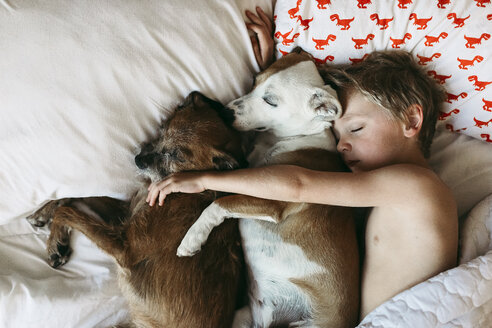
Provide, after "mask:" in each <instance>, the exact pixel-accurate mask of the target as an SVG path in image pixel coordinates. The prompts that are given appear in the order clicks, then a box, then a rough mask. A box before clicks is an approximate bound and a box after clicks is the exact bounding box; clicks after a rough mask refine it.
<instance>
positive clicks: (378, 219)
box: [365, 207, 419, 255]
mask: <svg viewBox="0 0 492 328" xmlns="http://www.w3.org/2000/svg"><path fill="white" fill-rule="evenodd" d="M418 212H419V211H418V210H416V211H412V210H411V209H399V208H392V207H386V208H379V207H376V208H373V209H372V210H370V211H369V212H368V215H367V224H366V233H365V244H366V253H367V252H368V251H369V252H375V253H379V252H384V253H386V255H388V253H390V252H392V250H395V249H397V248H400V247H402V246H404V243H406V241H407V240H408V239H413V238H415V233H416V231H415V225H414V221H415V217H416V216H417V215H419V213H418ZM412 221H413V223H412Z"/></svg>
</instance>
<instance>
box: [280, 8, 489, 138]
mask: <svg viewBox="0 0 492 328" xmlns="http://www.w3.org/2000/svg"><path fill="white" fill-rule="evenodd" d="M274 20H275V23H276V29H275V35H274V37H275V41H276V50H277V58H278V57H281V56H282V55H283V54H285V53H288V52H290V51H291V50H292V49H293V48H295V47H297V46H300V47H302V48H303V49H304V50H306V51H308V52H310V53H311V54H312V55H313V56H314V58H315V60H316V61H317V62H318V63H320V64H322V63H328V64H330V63H332V64H350V63H352V64H353V63H357V62H359V61H362V60H364V58H365V57H366V56H367V54H369V53H371V52H372V51H374V50H384V49H404V50H407V51H409V52H411V53H412V54H413V55H414V56H415V58H416V60H417V61H418V62H419V64H420V65H423V66H424V67H425V68H426V69H427V71H428V74H429V75H430V76H432V77H433V78H434V79H436V80H437V81H438V82H439V83H441V84H442V85H443V86H444V87H445V89H446V91H447V99H446V102H445V105H444V107H443V112H442V113H441V115H440V117H439V121H438V129H448V130H450V131H454V132H459V133H463V134H467V135H469V136H472V137H475V138H478V139H481V140H484V141H487V142H492V40H490V37H491V35H490V34H491V32H492V5H491V2H490V0H432V1H431V0H395V1H390V0H347V1H342V0H278V1H277V3H276V7H275V14H274Z"/></svg>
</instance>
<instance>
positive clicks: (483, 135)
mask: <svg viewBox="0 0 492 328" xmlns="http://www.w3.org/2000/svg"><path fill="white" fill-rule="evenodd" d="M480 138H483V140H484V141H487V142H492V139H490V134H488V133H482V134H481V135H480Z"/></svg>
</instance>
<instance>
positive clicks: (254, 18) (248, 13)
mask: <svg viewBox="0 0 492 328" xmlns="http://www.w3.org/2000/svg"><path fill="white" fill-rule="evenodd" d="M246 16H247V17H248V18H249V19H250V20H251V21H252V22H253V23H255V24H258V25H263V21H262V20H261V19H260V17H258V16H256V14H254V13H252V12H251V11H249V10H246Z"/></svg>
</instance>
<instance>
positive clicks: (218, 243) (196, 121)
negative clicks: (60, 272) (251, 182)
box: [28, 92, 244, 328]
mask: <svg viewBox="0 0 492 328" xmlns="http://www.w3.org/2000/svg"><path fill="white" fill-rule="evenodd" d="M221 109H222V105H221V104H219V103H217V102H215V101H213V100H210V99H208V98H206V97H205V96H203V95H201V94H200V93H198V92H194V93H192V94H190V95H189V96H188V97H187V99H186V100H185V103H184V104H183V105H182V106H180V108H178V109H177V110H176V112H175V114H174V116H173V117H172V118H170V119H169V120H168V121H167V123H166V126H165V127H164V128H163V130H162V132H161V134H160V135H159V137H158V138H157V140H155V141H153V142H151V143H149V144H147V145H146V146H145V147H143V150H142V152H141V153H140V154H139V155H138V156H136V157H135V163H136V164H137V166H138V168H139V169H140V172H141V173H142V174H143V175H145V176H147V177H149V178H150V179H151V180H153V181H155V180H157V179H159V180H160V179H162V178H164V177H165V176H166V175H168V174H170V173H174V172H179V171H191V170H211V169H216V170H224V169H233V168H238V167H240V163H244V158H243V155H242V152H241V150H240V149H241V148H240V144H241V141H240V138H239V135H238V133H237V132H236V131H234V130H233V129H231V128H230V127H228V126H226V125H225V123H224V122H223V121H222V119H221V118H220V117H219V114H218V113H219V112H220V111H221ZM147 186H148V183H147V184H142V187H141V188H140V190H139V191H138V192H137V194H136V195H135V196H134V197H133V198H132V200H131V202H130V203H129V204H128V203H124V202H121V201H118V200H115V199H111V198H104V197H102V198H86V199H78V200H77V199H63V200H57V201H53V202H50V203H48V204H47V205H46V206H45V207H43V208H42V209H41V210H39V211H38V212H36V213H35V214H33V215H32V216H30V217H29V218H28V219H29V221H30V222H31V223H33V224H37V225H42V224H44V223H45V222H47V221H48V220H49V218H50V217H53V221H52V225H51V228H52V234H51V236H50V239H49V241H48V249H49V252H50V257H49V258H50V264H51V265H52V266H55V267H56V266H58V265H61V264H64V263H65V262H66V260H67V259H68V256H69V253H70V248H69V246H68V232H69V229H70V228H74V229H77V230H80V231H81V232H82V233H84V234H85V235H86V236H87V237H88V238H89V239H91V240H92V241H94V242H95V243H96V244H97V246H99V247H100V248H101V249H102V250H104V251H105V252H107V253H108V254H110V255H112V256H113V257H114V258H115V260H116V262H117V264H118V267H119V278H120V279H119V280H120V287H121V289H122V292H123V294H124V296H125V297H126V298H127V300H128V303H129V306H130V312H131V316H132V326H134V327H173V328H176V327H183V328H190V327H194V328H195V327H210V328H217V327H227V328H228V327H230V326H231V324H232V319H233V315H234V310H235V308H236V300H237V299H239V292H238V291H239V288H240V284H241V281H242V279H241V276H242V265H243V264H242V263H243V262H242V252H241V246H240V243H239V240H240V237H239V232H238V228H237V221H235V220H231V221H230V222H227V224H224V225H222V226H221V227H219V229H216V230H214V233H213V234H212V236H211V237H210V239H209V242H208V243H207V245H206V246H205V247H204V248H203V250H202V252H201V253H200V255H198V256H195V257H192V258H179V257H177V256H176V249H177V248H178V245H179V242H180V241H181V239H182V238H183V236H184V235H185V233H186V231H187V230H188V229H189V228H190V227H191V225H192V224H193V223H194V222H195V220H196V219H197V218H198V217H199V216H200V213H201V212H202V211H203V209H205V208H206V207H207V206H208V205H209V204H210V203H212V201H214V200H215V199H216V198H217V197H218V196H219V195H218V194H217V193H216V192H213V191H206V192H203V193H200V194H175V195H173V196H172V197H169V198H168V199H167V200H166V205H165V206H162V207H161V206H154V207H150V206H148V204H147V203H146V202H145V200H146V197H147ZM81 202H82V203H83V204H84V205H86V206H89V207H90V209H91V210H92V213H97V214H98V215H99V216H100V218H95V217H94V216H93V215H89V214H86V213H85V212H84V211H82V210H80V209H78V208H77V203H81ZM101 219H102V220H101Z"/></svg>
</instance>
